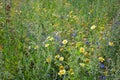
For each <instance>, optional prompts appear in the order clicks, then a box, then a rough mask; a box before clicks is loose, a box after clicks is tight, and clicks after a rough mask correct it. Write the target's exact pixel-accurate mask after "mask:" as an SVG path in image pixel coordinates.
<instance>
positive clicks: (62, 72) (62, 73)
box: [58, 69, 66, 76]
mask: <svg viewBox="0 0 120 80" xmlns="http://www.w3.org/2000/svg"><path fill="white" fill-rule="evenodd" d="M65 73H66V70H65V69H63V70H60V71H59V72H58V75H60V76H61V75H64V74H65Z"/></svg>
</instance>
